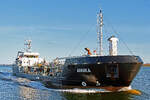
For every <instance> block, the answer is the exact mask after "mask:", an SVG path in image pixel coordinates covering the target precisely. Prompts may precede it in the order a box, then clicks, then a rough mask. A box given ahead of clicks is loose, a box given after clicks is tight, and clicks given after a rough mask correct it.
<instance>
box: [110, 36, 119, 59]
mask: <svg viewBox="0 0 150 100" xmlns="http://www.w3.org/2000/svg"><path fill="white" fill-rule="evenodd" d="M108 41H109V55H110V56H117V42H118V38H116V37H115V36H111V37H110V38H109V39H108Z"/></svg>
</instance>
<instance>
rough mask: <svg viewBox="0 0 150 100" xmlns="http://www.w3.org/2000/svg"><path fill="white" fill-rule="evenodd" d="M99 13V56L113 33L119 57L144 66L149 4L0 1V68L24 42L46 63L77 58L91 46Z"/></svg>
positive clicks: (144, 0) (149, 39)
mask: <svg viewBox="0 0 150 100" xmlns="http://www.w3.org/2000/svg"><path fill="white" fill-rule="evenodd" d="M99 8H102V9H103V14H104V54H105V55H108V42H107V38H108V37H110V36H111V35H116V34H115V33H116V32H117V34H119V36H118V35H117V37H119V40H120V41H119V46H118V49H119V50H118V51H119V54H123V55H126V54H131V53H130V52H129V50H128V49H127V47H126V46H125V45H124V44H123V42H122V41H124V42H125V43H126V44H127V45H128V47H129V48H130V50H131V51H132V52H133V54H135V55H139V56H140V57H142V59H143V60H144V62H150V53H149V52H150V13H149V11H150V1H149V0H1V1H0V36H1V39H0V46H1V50H0V64H4V63H12V62H14V60H15V57H16V55H17V51H18V50H23V48H24V45H23V44H24V40H26V39H32V51H36V52H39V53H40V54H41V57H44V58H46V59H47V60H51V59H54V58H56V57H64V56H69V55H72V56H77V55H82V54H84V53H85V51H84V48H85V47H89V48H90V49H91V50H94V49H95V48H96V46H97V44H96V43H97V40H96V39H97V34H96V14H97V12H98V11H99Z"/></svg>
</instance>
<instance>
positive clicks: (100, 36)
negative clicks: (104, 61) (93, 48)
mask: <svg viewBox="0 0 150 100" xmlns="http://www.w3.org/2000/svg"><path fill="white" fill-rule="evenodd" d="M97 40H98V52H99V55H100V56H102V55H103V45H102V44H103V43H102V42H103V14H102V10H101V9H100V12H99V13H98V14H97Z"/></svg>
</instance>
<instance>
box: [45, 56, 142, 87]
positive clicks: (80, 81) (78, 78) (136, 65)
mask: <svg viewBox="0 0 150 100" xmlns="http://www.w3.org/2000/svg"><path fill="white" fill-rule="evenodd" d="M141 65H142V60H141V59H140V57H137V56H97V57H79V58H69V59H67V60H66V63H65V65H64V69H63V72H62V73H63V74H62V76H60V78H59V77H58V78H57V79H55V82H53V81H52V80H50V81H49V82H47V85H49V86H50V87H51V86H54V87H59V88H105V89H109V90H118V89H120V88H122V87H129V86H130V84H131V82H132V80H133V79H134V77H135V76H136V74H137V73H138V71H139V69H140V67H141ZM56 83H59V84H56Z"/></svg>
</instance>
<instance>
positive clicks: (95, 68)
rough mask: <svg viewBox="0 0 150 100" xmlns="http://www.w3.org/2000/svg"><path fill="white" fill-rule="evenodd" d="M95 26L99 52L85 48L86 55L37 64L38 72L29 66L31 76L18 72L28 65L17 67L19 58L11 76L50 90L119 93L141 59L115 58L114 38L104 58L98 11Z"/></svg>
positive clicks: (135, 71)
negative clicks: (85, 89)
mask: <svg viewBox="0 0 150 100" xmlns="http://www.w3.org/2000/svg"><path fill="white" fill-rule="evenodd" d="M97 24H98V25H97V26H98V28H97V37H98V44H99V46H98V49H99V50H98V53H96V52H95V53H94V54H92V53H91V51H90V49H89V48H85V50H86V51H87V54H86V55H83V56H77V57H64V58H56V59H54V61H52V62H50V63H49V64H48V65H44V63H43V62H40V64H41V63H42V65H41V67H37V69H36V68H35V63H34V64H33V65H31V66H30V68H33V69H34V68H35V69H36V70H35V71H32V72H33V73H32V74H31V73H30V72H31V71H30V70H28V71H26V72H25V71H22V72H21V71H20V67H21V68H23V69H25V68H27V65H26V66H22V65H21V64H20V65H18V62H19V60H18V59H19V57H20V56H18V57H17V59H16V66H15V67H14V70H13V72H14V74H16V75H17V74H18V73H20V74H22V73H23V75H22V76H26V75H29V76H28V78H30V79H35V80H42V81H43V82H44V84H46V85H47V86H48V87H53V88H103V89H106V90H111V91H118V90H120V89H122V88H124V87H130V84H131V82H132V80H133V79H134V77H135V76H136V74H137V73H138V71H139V70H140V67H141V65H142V64H143V61H142V59H141V58H140V57H139V56H135V55H118V53H117V43H118V39H117V38H116V37H115V36H111V37H110V38H109V39H108V41H109V55H107V56H105V55H103V46H102V41H103V31H102V27H103V14H102V11H101V10H100V12H99V13H98V15H97ZM24 56H26V55H25V54H24ZM30 56H31V55H30ZM32 56H33V55H32ZM28 57H29V56H28ZM34 58H37V56H34ZM22 64H23V62H22ZM36 65H37V64H36ZM18 66H20V67H18ZM28 67H29V66H28ZM39 68H42V69H41V70H43V71H42V72H40V71H38V70H39ZM44 69H45V70H44ZM16 70H17V71H16ZM37 71H38V72H37ZM35 73H36V74H35ZM45 73H47V74H45ZM33 76H34V77H33ZM31 77H33V78H31Z"/></svg>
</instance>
